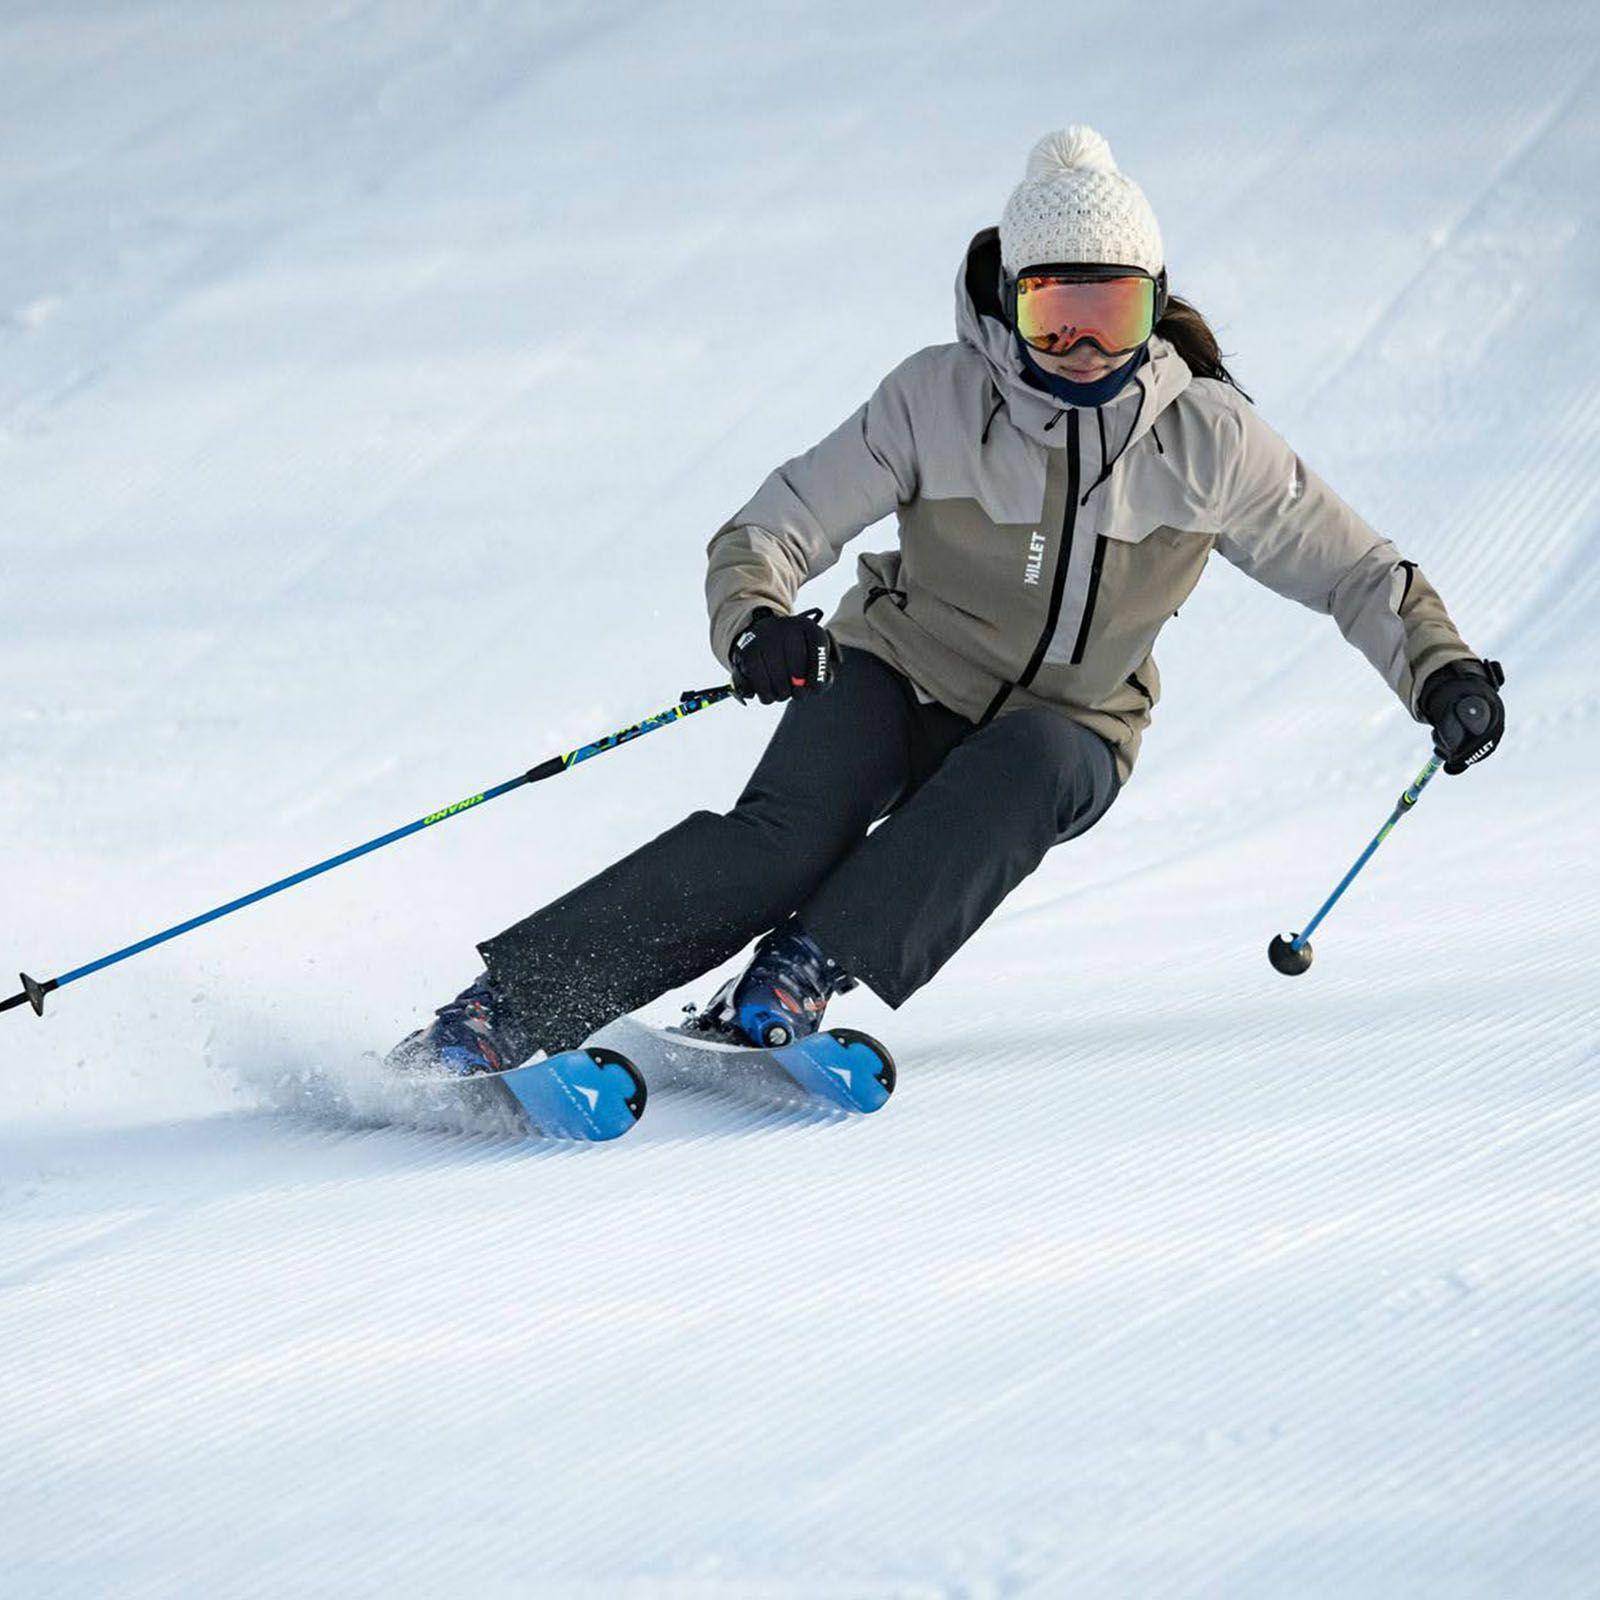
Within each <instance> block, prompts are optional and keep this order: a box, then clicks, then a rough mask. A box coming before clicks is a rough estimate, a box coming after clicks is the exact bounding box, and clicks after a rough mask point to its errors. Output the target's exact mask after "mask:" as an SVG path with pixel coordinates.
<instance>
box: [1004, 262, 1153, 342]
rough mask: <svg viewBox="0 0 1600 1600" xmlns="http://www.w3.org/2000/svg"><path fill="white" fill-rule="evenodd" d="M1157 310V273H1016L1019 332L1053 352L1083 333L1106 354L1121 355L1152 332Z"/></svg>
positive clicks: (1081, 336) (1081, 337)
mask: <svg viewBox="0 0 1600 1600" xmlns="http://www.w3.org/2000/svg"><path fill="white" fill-rule="evenodd" d="M1155 311H1156V285H1155V280H1154V279H1153V278H1135V277H1129V278H1095V279H1091V280H1087V281H1085V280H1083V279H1074V278H1052V277H1044V276H1042V275H1034V276H1027V277H1021V278H1018V279H1017V332H1018V333H1020V334H1021V335H1022V337H1023V338H1024V339H1025V340H1026V341H1027V342H1028V344H1030V345H1031V346H1032V347H1033V348H1034V349H1035V350H1043V351H1045V352H1047V353H1048V354H1051V355H1061V354H1064V353H1065V352H1066V351H1068V350H1070V349H1071V348H1072V347H1073V345H1075V344H1077V343H1078V342H1079V341H1080V340H1083V339H1088V340H1089V341H1090V342H1091V343H1093V344H1097V345H1099V347H1100V348H1101V350H1102V351H1104V352H1105V354H1106V355H1108V356H1114V355H1121V354H1123V353H1124V352H1125V351H1129V350H1132V349H1133V348H1135V346H1137V345H1141V344H1143V343H1144V341H1145V340H1146V339H1148V338H1149V337H1150V334H1151V331H1152V330H1153V328H1154V326H1155Z"/></svg>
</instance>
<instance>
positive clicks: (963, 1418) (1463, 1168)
mask: <svg viewBox="0 0 1600 1600" xmlns="http://www.w3.org/2000/svg"><path fill="white" fill-rule="evenodd" d="M1590 1111H1600V1092H1597V1093H1595V1094H1591V1095H1585V1096H1583V1097H1581V1098H1579V1099H1576V1100H1568V1101H1567V1102H1566V1103H1564V1104H1563V1105H1561V1106H1558V1107H1557V1108H1556V1109H1555V1110H1553V1111H1549V1112H1546V1113H1544V1114H1543V1115H1542V1116H1539V1117H1536V1118H1535V1119H1534V1121H1532V1122H1531V1123H1526V1124H1524V1125H1523V1126H1522V1127H1520V1128H1518V1129H1516V1130H1514V1131H1513V1132H1511V1133H1508V1134H1507V1135H1505V1136H1504V1137H1502V1138H1500V1139H1496V1140H1492V1141H1491V1142H1490V1143H1489V1144H1488V1145H1487V1146H1486V1147H1481V1148H1479V1149H1476V1150H1472V1151H1468V1152H1466V1153H1465V1154H1463V1155H1460V1156H1458V1157H1455V1158H1453V1159H1451V1160H1448V1161H1445V1162H1443V1163H1440V1164H1438V1165H1436V1166H1434V1167H1432V1168H1431V1169H1430V1170H1429V1171H1428V1172H1427V1173H1425V1174H1423V1175H1421V1176H1420V1177H1418V1178H1415V1179H1412V1180H1410V1181H1407V1182H1404V1183H1401V1184H1397V1185H1396V1186H1394V1188H1392V1189H1391V1190H1389V1191H1388V1192H1386V1193H1385V1194H1384V1195H1383V1196H1382V1197H1381V1198H1380V1199H1376V1200H1369V1201H1367V1202H1366V1203H1364V1204H1363V1205H1360V1206H1358V1207H1356V1208H1355V1209H1354V1210H1353V1211H1349V1212H1346V1213H1345V1214H1344V1215H1343V1216H1341V1217H1335V1218H1332V1219H1330V1220H1328V1221H1326V1222H1323V1223H1318V1224H1316V1225H1314V1226H1312V1227H1310V1228H1306V1229H1304V1230H1302V1231H1301V1232H1300V1233H1299V1234H1298V1235H1297V1237H1295V1238H1294V1239H1292V1240H1289V1241H1288V1242H1286V1243H1282V1244H1277V1245H1273V1246H1269V1247H1268V1248H1267V1249H1266V1250H1263V1251H1260V1252H1258V1253H1257V1254H1255V1255H1254V1256H1252V1257H1250V1258H1248V1259H1246V1260H1244V1261H1242V1262H1239V1263H1237V1264H1235V1265H1234V1266H1232V1267H1230V1268H1227V1269H1225V1270H1224V1271H1222V1272H1221V1273H1219V1274H1218V1275H1217V1276H1216V1277H1215V1278H1214V1279H1212V1280H1211V1281H1210V1282H1208V1283H1205V1284H1202V1285H1201V1286H1199V1287H1198V1288H1196V1289H1194V1290H1192V1291H1190V1292H1188V1293H1185V1294H1181V1295H1178V1296H1176V1297H1174V1298H1173V1299H1170V1300H1168V1301H1166V1302H1164V1303H1163V1304H1161V1305H1159V1306H1156V1307H1154V1308H1152V1309H1151V1310H1150V1311H1149V1312H1148V1313H1146V1314H1144V1315H1141V1316H1139V1317H1136V1318H1134V1319H1133V1320H1132V1321H1130V1322H1127V1323H1124V1324H1123V1325H1122V1326H1121V1327H1120V1328H1118V1329H1115V1330H1113V1331H1112V1332H1110V1333H1108V1334H1105V1335H1103V1336H1101V1337H1100V1338H1097V1339H1093V1340H1091V1341H1089V1342H1088V1343H1087V1344H1085V1345H1083V1346H1080V1347H1079V1348H1078V1349H1076V1350H1074V1351H1073V1352H1072V1353H1071V1354H1070V1355H1068V1356H1066V1357H1063V1358H1062V1359H1060V1360H1058V1361H1053V1362H1048V1363H1046V1364H1045V1365H1044V1366H1042V1367H1041V1368H1039V1369H1038V1370H1036V1371H1035V1372H1034V1373H1032V1374H1030V1375H1029V1376H1028V1377H1027V1378H1025V1379H1020V1380H1018V1381H1016V1382H1013V1383H1010V1384H1007V1385H1005V1386H1004V1387H1003V1388H1001V1389H1000V1390H999V1391H998V1392H997V1393H996V1394H995V1395H993V1396H992V1397H991V1398H989V1399H987V1400H985V1401H983V1402H981V1403H980V1404H978V1405H973V1406H966V1407H964V1408H963V1409H962V1411H961V1412H960V1414H959V1415H955V1416H951V1415H948V1414H947V1415H946V1416H944V1417H941V1418H938V1419H936V1420H934V1421H930V1422H928V1423H927V1424H924V1425H921V1426H919V1427H916V1428H913V1429H910V1430H908V1431H907V1432H905V1433H903V1434H901V1435H900V1436H899V1437H898V1438H896V1439H892V1440H890V1441H888V1442H887V1443H885V1444H884V1445H882V1446H880V1447H879V1448H878V1449H876V1450H874V1451H872V1452H870V1453H869V1454H868V1455H867V1456H865V1457H862V1458H860V1459H859V1460H858V1461H856V1462H855V1463H853V1464H852V1465H851V1467H850V1468H849V1469H848V1471H846V1472H843V1473H839V1474H836V1475H835V1476H834V1478H833V1479H832V1481H830V1482H828V1483H826V1484H825V1485H824V1486H823V1487H822V1488H820V1489H819V1490H817V1491H814V1492H811V1493H801V1494H797V1495H796V1497H795V1498H796V1501H797V1502H798V1506H799V1516H802V1517H806V1518H810V1517H814V1516H815V1515H817V1514H818V1513H820V1512H822V1511H824V1510H826V1509H827V1508H828V1507H830V1506H833V1505H836V1504H837V1503H838V1502H839V1501H840V1499H841V1498H842V1497H843V1496H845V1495H846V1494H849V1493H850V1492H852V1491H853V1490H855V1489H856V1488H858V1487H860V1486H861V1485H863V1483H864V1482H865V1481H866V1480H868V1479H870V1478H872V1477H874V1476H876V1475H878V1474H879V1473H881V1472H882V1471H884V1470H885V1469H886V1468H889V1467H893V1466H903V1465H904V1464H905V1463H906V1462H907V1461H908V1460H912V1459H915V1458H916V1457H917V1456H920V1455H924V1454H926V1453H927V1451H928V1450H930V1449H933V1448H935V1447H938V1446H942V1445H945V1444H947V1443H948V1441H949V1440H950V1439H951V1438H953V1437H954V1436H955V1435H956V1434H958V1433H961V1432H962V1431H964V1430H966V1429H967V1428H970V1427H972V1426H973V1425H974V1424H976V1423H980V1422H986V1421H988V1420H989V1419H990V1418H991V1417H993V1416H994V1415H996V1414H997V1413H999V1412H1002V1411H1005V1410H1008V1409H1009V1408H1010V1407H1012V1406H1014V1405H1016V1404H1017V1403H1018V1402H1020V1401H1023V1400H1027V1399H1029V1398H1031V1397H1032V1396H1033V1395H1035V1394H1037V1393H1038V1392H1039V1391H1040V1390H1042V1389H1046V1388H1048V1387H1050V1386H1051V1385H1053V1384H1054V1383H1056V1382H1057V1381H1058V1380H1059V1379H1060V1378H1061V1377H1062V1376H1063V1375H1064V1374H1065V1373H1067V1372H1069V1371H1071V1370H1072V1369H1073V1368H1074V1367H1076V1366H1079V1365H1081V1364H1082V1363H1083V1362H1085V1361H1086V1360H1088V1359H1090V1358H1091V1357H1094V1356H1097V1355H1100V1354H1102V1353H1103V1352H1104V1351H1106V1350H1108V1349H1110V1348H1111V1347H1112V1346H1114V1345H1116V1344H1117V1343H1119V1342H1120V1341H1121V1340H1123V1339H1125V1338H1127V1337H1128V1336H1129V1335H1130V1334H1134V1333H1138V1332H1140V1331H1142V1330H1143V1329H1145V1328H1147V1327H1150V1326H1152V1325H1153V1324H1155V1323H1158V1322H1161V1321H1165V1320H1166V1319H1167V1318H1169V1317H1170V1316H1172V1315H1173V1314H1174V1313H1176V1312H1179V1311H1182V1310H1186V1309H1187V1308H1188V1307H1190V1306H1191V1305H1194V1304H1197V1303H1199V1302H1201V1301H1203V1300H1205V1299H1206V1298H1207V1297H1209V1296H1210V1295H1212V1294H1214V1293H1216V1292H1217V1291H1218V1290H1219V1289H1224V1288H1228V1287H1231V1286H1232V1285H1234V1284H1236V1283H1238V1282H1240V1281H1242V1280H1243V1279H1245V1278H1248V1277H1250V1276H1252V1275H1254V1274H1255V1273H1257V1272H1260V1271H1261V1270H1262V1269H1263V1268H1266V1267H1271V1266H1275V1265H1277V1264H1279V1263H1280V1262H1283V1261H1286V1260H1290V1259H1292V1258H1294V1257H1296V1256H1298V1255H1300V1254H1302V1253H1303V1252H1305V1251H1307V1250H1309V1249H1312V1248H1315V1247H1317V1246H1320V1245H1322V1244H1323V1243H1325V1242H1326V1241H1328V1240H1331V1239H1337V1238H1340V1237H1341V1236H1342V1235H1344V1234H1345V1233H1347V1232H1348V1231H1349V1230H1350V1229H1351V1228H1353V1227H1355V1226H1358V1225H1359V1224H1361V1223H1362V1222H1365V1221H1366V1220H1368V1219H1369V1218H1372V1217H1375V1216H1380V1215H1382V1214H1384V1213H1385V1212H1392V1211H1393V1210H1394V1208H1395V1207H1396V1206H1397V1205H1398V1204H1400V1203H1401V1202H1403V1201H1404V1200H1406V1199H1407V1198H1408V1197H1410V1196H1412V1195H1415V1194H1418V1193H1422V1192H1425V1191H1426V1190H1427V1189H1429V1188H1431V1187H1433V1186H1434V1185H1436V1184H1437V1183H1439V1182H1440V1181H1441V1180H1445V1179H1453V1178H1458V1177H1460V1176H1461V1175H1463V1174H1465V1173H1467V1172H1470V1171H1471V1170H1472V1169H1474V1168H1475V1167H1477V1166H1480V1165H1482V1164H1483V1162H1484V1161H1486V1160H1488V1159H1489V1158H1491V1157H1495V1156H1499V1155H1502V1154H1504V1153H1505V1152H1506V1151H1508V1150H1511V1149H1514V1148H1516V1147H1517V1146H1518V1145H1521V1144H1523V1143H1525V1142H1527V1141H1528V1140H1530V1139H1532V1138H1535V1137H1537V1135H1539V1134H1540V1133H1542V1132H1544V1131H1545V1130H1546V1129H1547V1128H1554V1127H1560V1126H1561V1125H1562V1124H1563V1123H1566V1122H1569V1121H1572V1120H1574V1119H1576V1118H1581V1117H1582V1116H1583V1115H1584V1114H1585V1113H1587V1112H1590Z"/></svg>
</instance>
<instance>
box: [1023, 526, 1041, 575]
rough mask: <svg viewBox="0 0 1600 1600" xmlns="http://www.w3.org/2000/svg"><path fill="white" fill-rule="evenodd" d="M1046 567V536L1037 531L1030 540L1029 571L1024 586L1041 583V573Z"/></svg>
mask: <svg viewBox="0 0 1600 1600" xmlns="http://www.w3.org/2000/svg"><path fill="white" fill-rule="evenodd" d="M1043 566H1044V535H1043V534H1042V533H1040V532H1039V531H1038V530H1037V529H1035V530H1034V532H1033V534H1032V536H1031V537H1030V538H1029V540H1028V569H1027V572H1026V574H1025V575H1024V577H1023V579H1022V581H1023V584H1024V585H1027V584H1030V583H1031V584H1035V585H1037V583H1038V582H1039V572H1040V570H1041V569H1042V568H1043Z"/></svg>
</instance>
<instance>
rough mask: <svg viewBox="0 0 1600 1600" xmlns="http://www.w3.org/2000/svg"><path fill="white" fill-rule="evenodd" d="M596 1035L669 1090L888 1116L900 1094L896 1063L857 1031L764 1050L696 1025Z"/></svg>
mask: <svg viewBox="0 0 1600 1600" xmlns="http://www.w3.org/2000/svg"><path fill="white" fill-rule="evenodd" d="M596 1037H597V1038H599V1039H604V1040H606V1041H608V1042H614V1043H615V1044H616V1045H617V1047H618V1048H619V1049H622V1050H626V1051H627V1052H628V1055H629V1057H630V1058H631V1059H633V1060H635V1061H637V1062H638V1063H639V1064H640V1065H641V1066H643V1068H644V1069H645V1071H646V1072H648V1073H649V1074H650V1076H651V1077H652V1078H653V1079H654V1080H655V1081H656V1082H657V1083H658V1085H661V1086H665V1087H679V1086H683V1087H701V1088H704V1087H711V1088H721V1089H731V1090H734V1091H736V1092H738V1091H747V1092H750V1093H753V1094H755V1095H756V1096H757V1097H759V1098H761V1099H773V1098H776V1099H779V1100H788V1101H795V1100H798V1101H800V1102H802V1103H806V1104H810V1105H813V1106H826V1107H830V1108H832V1109H834V1110H838V1111H848V1112H854V1113H866V1112H871V1111H880V1110H882V1108H883V1107H884V1106H885V1105H887V1104H888V1101H889V1096H890V1095H891V1094H893V1092H894V1085H895V1065H894V1058H893V1057H892V1056H891V1055H890V1054H889V1052H888V1051H887V1050H886V1049H885V1048H884V1047H883V1046H882V1045H881V1044H879V1043H878V1041H877V1040H876V1039H874V1038H872V1037H871V1036H870V1035H868V1034H865V1033H858V1032H856V1030H854V1029H853V1028H829V1029H827V1030H825V1031H824V1032H822V1033H814V1034H812V1035H811V1036H810V1037H809V1038H805V1039H800V1040H798V1041H796V1042H795V1043H794V1044H787V1045H783V1046H780V1047H779V1048H777V1049H758V1048H756V1047H754V1046H751V1045H747V1044H744V1043H741V1042H736V1041H735V1040H734V1039H732V1038H730V1037H729V1036H728V1035H727V1034H726V1033H725V1032H723V1031H722V1030H717V1031H715V1032H713V1031H711V1030H709V1029H707V1028H706V1027H704V1026H698V1027H697V1026H695V1024H694V1023H692V1022H691V1023H688V1024H684V1025H681V1026H678V1027H673V1028H658V1027H654V1026H652V1025H651V1024H650V1023H648V1022H641V1021H640V1020H639V1019H638V1018H637V1017H620V1018H618V1020H617V1021H615V1022H613V1023H609V1024H608V1025H607V1026H606V1027H605V1028H603V1029H602V1030H601V1031H600V1033H599V1034H598V1035H596Z"/></svg>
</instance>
